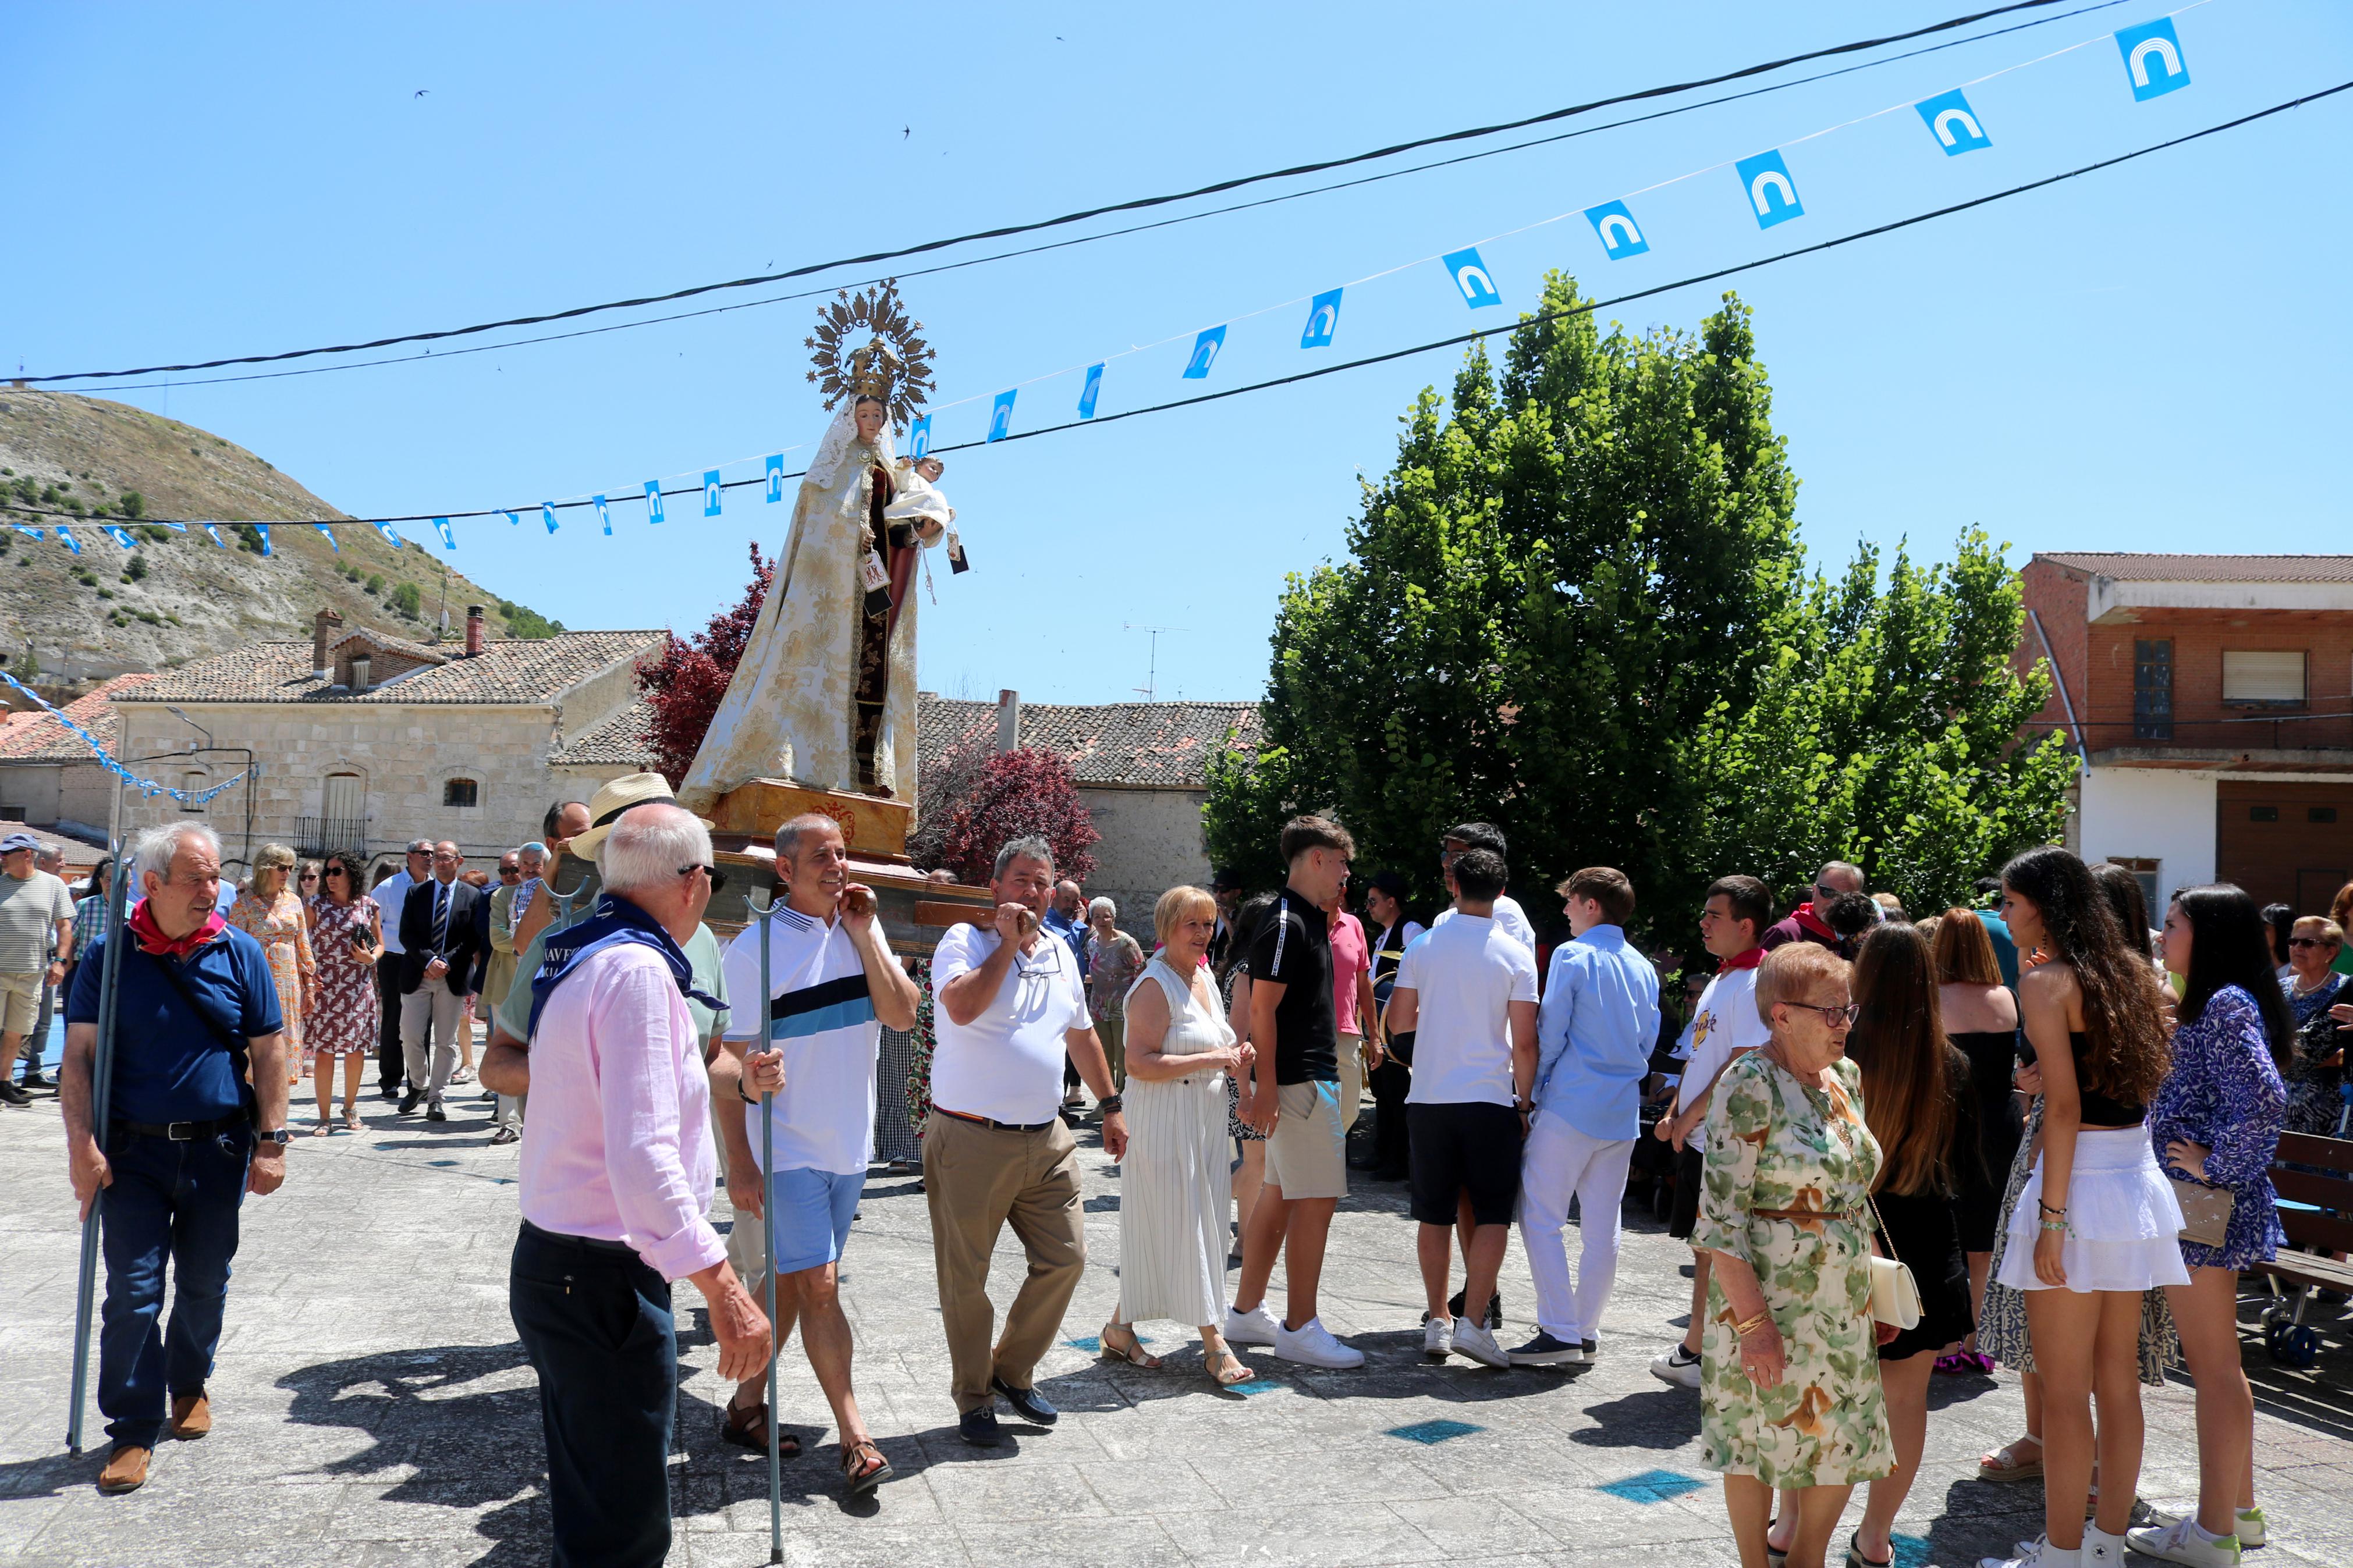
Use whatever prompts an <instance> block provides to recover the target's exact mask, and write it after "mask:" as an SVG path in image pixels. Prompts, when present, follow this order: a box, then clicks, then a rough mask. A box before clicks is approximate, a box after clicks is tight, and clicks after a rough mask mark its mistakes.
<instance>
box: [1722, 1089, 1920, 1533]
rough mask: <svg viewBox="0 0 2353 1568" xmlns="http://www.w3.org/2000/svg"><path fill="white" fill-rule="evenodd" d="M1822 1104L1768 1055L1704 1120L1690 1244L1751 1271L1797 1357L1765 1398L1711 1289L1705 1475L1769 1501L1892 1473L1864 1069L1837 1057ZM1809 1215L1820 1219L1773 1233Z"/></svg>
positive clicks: (1727, 1312) (1728, 1311) (1875, 1169)
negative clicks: (1774, 1492)
mask: <svg viewBox="0 0 2353 1568" xmlns="http://www.w3.org/2000/svg"><path fill="white" fill-rule="evenodd" d="M1861 1090H1862V1068H1860V1067H1858V1066H1857V1065H1856V1064H1854V1063H1853V1062H1852V1061H1848V1060H1845V1059H1843V1058H1841V1060H1839V1061H1837V1062H1834V1063H1832V1064H1831V1088H1830V1089H1828V1090H1827V1091H1825V1090H1823V1089H1818V1088H1815V1087H1813V1086H1811V1085H1810V1084H1806V1083H1804V1082H1801V1081H1800V1080H1799V1079H1798V1078H1797V1077H1796V1076H1795V1075H1793V1074H1791V1073H1789V1072H1788V1071H1787V1070H1785V1069H1784V1068H1781V1067H1780V1066H1779V1065H1778V1063H1777V1062H1775V1061H1774V1060H1773V1059H1772V1057H1771V1056H1770V1054H1768V1053H1767V1052H1765V1051H1751V1052H1749V1053H1748V1054H1747V1055H1746V1056H1744V1057H1742V1058H1740V1059H1739V1060H1738V1061H1736V1062H1734V1063H1733V1064H1732V1065H1731V1066H1730V1067H1728V1068H1725V1070H1724V1076H1723V1077H1722V1078H1720V1079H1717V1080H1716V1092H1715V1096H1714V1102H1713V1103H1712V1104H1711V1105H1710V1106H1709V1108H1708V1115H1707V1167H1706V1168H1707V1184H1706V1188H1705V1190H1704V1192H1703V1193H1702V1194H1701V1196H1700V1205H1699V1226H1698V1228H1697V1229H1696V1230H1694V1232H1693V1233H1692V1238H1691V1244H1692V1245H1693V1246H1694V1247H1706V1248H1708V1249H1709V1250H1711V1251H1715V1252H1721V1253H1725V1254H1727V1255H1729V1256H1731V1257H1734V1258H1740V1259H1742V1260H1744V1261H1745V1262H1746V1263H1747V1264H1748V1266H1749V1267H1750V1268H1753V1269H1755V1270H1756V1272H1757V1284H1758V1285H1759V1286H1760V1287H1762V1288H1763V1289H1764V1292H1765V1300H1766V1304H1767V1307H1768V1308H1769V1309H1770V1310H1771V1311H1772V1313H1773V1323H1774V1327H1776V1328H1777V1329H1778V1330H1779V1331H1780V1334H1781V1344H1782V1348H1783V1352H1784V1353H1785V1355H1786V1357H1787V1363H1786V1365H1785V1366H1784V1368H1783V1371H1782V1374H1781V1381H1780V1382H1779V1384H1777V1385H1775V1386H1774V1387H1772V1388H1759V1387H1758V1386H1757V1384H1755V1383H1754V1382H1752V1381H1751V1380H1750V1379H1749V1376H1748V1373H1747V1372H1746V1369H1745V1368H1744V1367H1743V1366H1742V1365H1741V1363H1740V1343H1739V1338H1738V1336H1737V1335H1736V1334H1735V1333H1734V1332H1733V1331H1732V1324H1733V1317H1734V1314H1733V1311H1732V1308H1731V1304H1730V1303H1729V1302H1728V1301H1727V1300H1725V1294H1724V1286H1723V1284H1722V1282H1721V1279H1720V1277H1719V1278H1711V1279H1710V1280H1709V1282H1708V1288H1707V1329H1706V1334H1705V1338H1704V1340H1703V1341H1702V1342H1701V1347H1700V1438H1701V1442H1702V1444H1703V1445H1704V1452H1703V1455H1702V1463H1704V1464H1705V1465H1706V1466H1707V1467H1708V1468H1710V1469H1712V1470H1722V1471H1725V1472H1726V1473H1727V1474H1731V1475H1743V1476H1755V1477H1756V1478H1757V1479H1759V1480H1761V1481H1763V1482H1764V1483H1765V1484H1766V1485H1767V1486H1771V1487H1814V1486H1850V1485H1852V1484H1853V1483H1855V1482H1857V1481H1867V1480H1873V1479H1877V1478H1879V1477H1881V1476H1884V1475H1886V1474H1888V1473H1889V1472H1890V1471H1891V1470H1893V1469H1894V1468H1895V1448H1894V1439H1893V1437H1892V1436H1890V1434H1889V1431H1888V1426H1887V1407H1886V1405H1885V1402H1884V1401H1883V1398H1882V1396H1881V1393H1880V1384H1879V1359H1878V1353H1877V1328H1876V1326H1875V1325H1874V1324H1873V1321H1872V1317H1871V1235H1870V1219H1869V1213H1868V1210H1867V1209H1866V1208H1865V1199H1866V1198H1867V1196H1868V1194H1869V1193H1870V1190H1871V1184H1872V1181H1873V1178H1874V1177H1875V1176H1876V1175H1877V1174H1878V1173H1879V1161H1880V1154H1879V1142H1878V1141H1877V1140H1876V1139H1874V1138H1873V1137H1872V1135H1871V1130H1870V1128H1868V1127H1867V1126H1865V1125H1864V1124H1863V1120H1862V1101H1861V1099H1860V1095H1861ZM1777 1209H1778V1210H1789V1209H1804V1210H1810V1211H1815V1212H1818V1213H1819V1214H1820V1215H1821V1217H1820V1218H1818V1219H1817V1218H1807V1219H1767V1218H1765V1217H1763V1216H1762V1215H1760V1214H1759V1213H1758V1212H1757V1211H1759V1210H1777Z"/></svg>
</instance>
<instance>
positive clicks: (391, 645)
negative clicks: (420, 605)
mask: <svg viewBox="0 0 2353 1568" xmlns="http://www.w3.org/2000/svg"><path fill="white" fill-rule="evenodd" d="M347 642H363V643H365V644H367V645H368V646H369V647H373V648H378V649H381V650H382V651H384V652H385V653H396V654H399V655H400V656H401V657H402V658H413V659H415V660H416V661H417V663H419V664H447V663H448V662H449V661H450V660H451V659H453V658H464V657H465V648H464V647H463V645H460V644H448V645H445V646H443V647H426V646H425V645H424V644H423V643H421V642H409V641H407V640H406V639H405V638H401V637H394V636H393V635H392V634H391V633H390V632H380V631H377V630H375V628H374V627H372V626H355V627H353V629H352V630H350V631H347V632H345V633H344V634H343V636H341V637H337V638H335V639H334V640H333V641H332V642H330V643H329V644H328V645H327V648H328V651H330V652H332V651H333V650H334V649H336V648H339V647H343V645H344V644H345V643H347Z"/></svg>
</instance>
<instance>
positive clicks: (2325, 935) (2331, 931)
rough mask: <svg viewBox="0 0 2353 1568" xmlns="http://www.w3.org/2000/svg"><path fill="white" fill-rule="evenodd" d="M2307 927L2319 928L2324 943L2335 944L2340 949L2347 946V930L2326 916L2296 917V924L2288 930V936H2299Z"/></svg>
mask: <svg viewBox="0 0 2353 1568" xmlns="http://www.w3.org/2000/svg"><path fill="white" fill-rule="evenodd" d="M2306 926H2315V927H2317V928H2318V929H2319V932H2320V936H2321V940H2322V941H2324V942H2335V943H2336V944H2337V946H2339V947H2343V946H2344V945H2345V928H2344V927H2343V926H2341V925H2338V924H2337V922H2336V921H2332V920H2330V919H2328V918H2327V916H2326V915H2298V916H2296V918H2295V925H2293V926H2291V927H2289V928H2288V934H2289V935H2290V936H2295V935H2299V934H2301V933H2302V932H2303V931H2304V928H2305V927H2306Z"/></svg>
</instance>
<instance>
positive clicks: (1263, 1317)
mask: <svg viewBox="0 0 2353 1568" xmlns="http://www.w3.org/2000/svg"><path fill="white" fill-rule="evenodd" d="M1279 1331H1280V1328H1279V1326H1278V1325H1277V1324H1276V1322H1275V1321H1274V1315H1273V1314H1272V1313H1271V1312H1269V1311H1268V1310H1266V1303H1265V1302H1263V1301H1261V1302H1260V1303H1259V1304H1258V1305H1257V1306H1255V1307H1252V1308H1251V1309H1250V1310H1249V1311H1247V1312H1239V1311H1236V1310H1234V1309H1233V1308H1231V1307H1229V1308H1227V1309H1226V1338H1227V1340H1228V1341H1229V1342H1232V1343H1234V1344H1238V1345H1271V1344H1272V1343H1274V1336H1275V1335H1276V1333H1278V1332H1279Z"/></svg>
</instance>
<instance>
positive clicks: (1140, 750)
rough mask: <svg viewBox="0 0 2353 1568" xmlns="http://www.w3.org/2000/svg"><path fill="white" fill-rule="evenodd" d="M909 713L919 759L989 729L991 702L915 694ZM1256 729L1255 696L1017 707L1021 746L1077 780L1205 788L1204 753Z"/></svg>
mask: <svg viewBox="0 0 2353 1568" xmlns="http://www.w3.org/2000/svg"><path fill="white" fill-rule="evenodd" d="M915 716H916V727H917V729H918V730H919V731H920V732H921V735H922V745H923V762H924V763H925V765H929V764H930V763H933V762H934V760H936V759H937V758H939V757H941V756H943V755H944V754H945V753H946V752H948V751H949V750H950V749H951V748H953V747H955V745H957V744H958V743H960V742H965V741H968V740H971V739H973V738H975V737H976V736H979V737H991V738H993V737H994V736H995V734H996V732H997V704H996V703H994V702H966V701H957V700H952V699H949V698H944V697H935V696H934V695H933V694H932V693H930V692H928V691H925V692H920V693H918V694H917V695H916V699H915ZM1262 733H1263V728H1262V726H1261V721H1260V715H1259V705H1258V704H1257V703H1255V702H1108V703H1102V704H1080V703H1061V702H1025V703H1023V704H1022V705H1021V742H1022V744H1024V745H1027V746H1038V747H1041V748H1043V749H1045V750H1048V751H1051V752H1055V753H1057V754H1058V755H1060V757H1062V758H1063V759H1064V760H1065V761H1066V762H1068V763H1070V764H1071V772H1072V773H1075V774H1077V775H1078V781H1079V783H1081V784H1147V785H1149V784H1157V785H1162V786H1165V787H1168V788H1174V789H1206V788H1207V787H1208V780H1209V758H1210V757H1211V756H1213V755H1215V754H1216V753H1217V752H1219V751H1220V750H1222V749H1224V748H1226V747H1227V746H1229V745H1231V746H1232V747H1234V748H1235V749H1237V750H1240V751H1246V752H1247V751H1256V750H1257V749H1258V745H1259V741H1260V737H1261V734H1262ZM1229 734H1230V736H1231V739H1230V740H1229Z"/></svg>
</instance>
